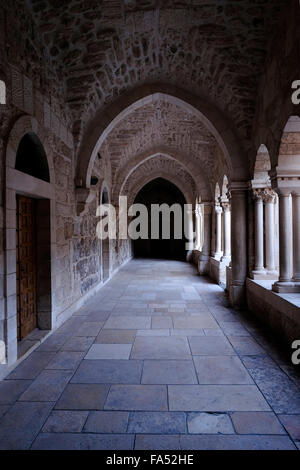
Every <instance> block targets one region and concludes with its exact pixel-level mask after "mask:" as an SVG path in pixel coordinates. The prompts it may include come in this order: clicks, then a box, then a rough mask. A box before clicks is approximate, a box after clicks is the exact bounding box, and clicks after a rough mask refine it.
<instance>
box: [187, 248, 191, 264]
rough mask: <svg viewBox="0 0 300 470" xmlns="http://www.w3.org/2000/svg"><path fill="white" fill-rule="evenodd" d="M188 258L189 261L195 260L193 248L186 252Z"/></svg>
mask: <svg viewBox="0 0 300 470" xmlns="http://www.w3.org/2000/svg"><path fill="white" fill-rule="evenodd" d="M186 260H187V262H188V263H191V262H192V260H193V250H189V251H188V252H187V254H186Z"/></svg>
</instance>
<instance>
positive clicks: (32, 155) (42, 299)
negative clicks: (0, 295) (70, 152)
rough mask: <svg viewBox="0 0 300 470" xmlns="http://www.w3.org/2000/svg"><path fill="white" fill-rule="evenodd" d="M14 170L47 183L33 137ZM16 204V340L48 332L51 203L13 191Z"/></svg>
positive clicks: (24, 141)
mask: <svg viewBox="0 0 300 470" xmlns="http://www.w3.org/2000/svg"><path fill="white" fill-rule="evenodd" d="M15 169H16V170H17V171H18V172H22V173H24V174H26V175H30V176H32V177H33V178H35V179H38V180H40V181H43V182H46V183H50V172H49V166H48V161H47V156H46V152H45V150H44V147H43V145H42V143H41V141H40V139H39V138H38V136H37V135H36V134H34V133H33V132H29V133H27V134H25V135H24V137H23V138H22V139H21V141H20V143H19V145H18V149H17V154H16V164H15ZM16 205H17V224H16V227H17V237H16V248H17V249H16V255H17V268H16V273H17V276H16V280H17V328H18V340H19V341H20V340H22V339H24V338H26V337H27V336H28V335H29V334H30V333H31V332H32V331H33V330H34V329H35V328H40V329H50V326H51V325H50V322H49V318H48V317H49V314H50V316H51V300H50V298H51V234H50V200H49V199H44V198H39V197H37V195H35V194H30V195H29V194H24V193H23V191H22V190H20V192H19V191H17V192H16Z"/></svg>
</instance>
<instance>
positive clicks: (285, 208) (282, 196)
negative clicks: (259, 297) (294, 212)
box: [273, 189, 293, 292]
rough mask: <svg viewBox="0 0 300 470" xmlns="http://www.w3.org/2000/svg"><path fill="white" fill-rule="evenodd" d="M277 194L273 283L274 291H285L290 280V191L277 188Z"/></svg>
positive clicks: (291, 285) (290, 283)
mask: <svg viewBox="0 0 300 470" xmlns="http://www.w3.org/2000/svg"><path fill="white" fill-rule="evenodd" d="M277 191H278V195H279V281H278V282H276V283H275V284H274V285H273V290H274V291H275V292H287V291H288V289H289V287H291V289H292V287H293V283H292V282H291V271H292V270H291V249H292V247H291V243H290V242H291V237H290V233H291V210H290V209H291V206H290V199H291V197H290V196H291V191H290V190H288V189H287V190H281V189H278V190H277Z"/></svg>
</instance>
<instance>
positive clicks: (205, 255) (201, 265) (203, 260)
mask: <svg viewBox="0 0 300 470" xmlns="http://www.w3.org/2000/svg"><path fill="white" fill-rule="evenodd" d="M203 207H204V211H203V212H204V217H203V223H204V239H203V247H202V253H201V257H200V259H199V262H198V272H199V274H208V271H209V256H210V250H211V232H212V230H211V225H212V217H211V214H212V206H211V203H210V202H208V203H203Z"/></svg>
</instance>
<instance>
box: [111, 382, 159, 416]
mask: <svg viewBox="0 0 300 470" xmlns="http://www.w3.org/2000/svg"><path fill="white" fill-rule="evenodd" d="M104 409H105V410H126V411H143V410H145V411H167V410H168V402H167V387H166V386H163V385H112V386H111V388H110V391H109V394H108V397H107V400H106V403H105V406H104Z"/></svg>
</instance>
